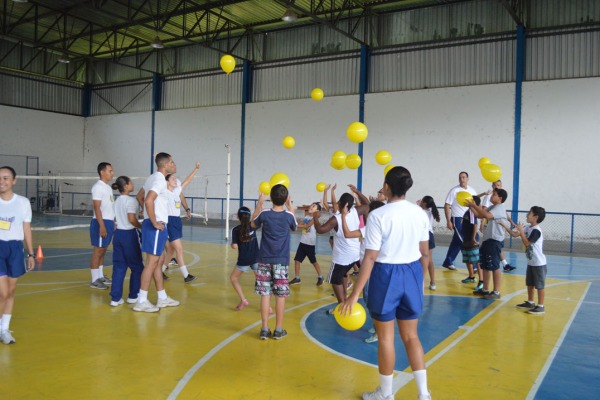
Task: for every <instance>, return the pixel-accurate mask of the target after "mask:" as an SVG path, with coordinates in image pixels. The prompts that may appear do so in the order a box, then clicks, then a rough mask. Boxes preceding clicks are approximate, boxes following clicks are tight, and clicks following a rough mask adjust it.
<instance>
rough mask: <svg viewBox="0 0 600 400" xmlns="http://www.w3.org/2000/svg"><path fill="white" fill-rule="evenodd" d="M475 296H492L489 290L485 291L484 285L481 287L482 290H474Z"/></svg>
mask: <svg viewBox="0 0 600 400" xmlns="http://www.w3.org/2000/svg"><path fill="white" fill-rule="evenodd" d="M473 294H474V295H475V296H487V295H488V294H490V292H488V291H487V290H483V285H481V289H477V290H473Z"/></svg>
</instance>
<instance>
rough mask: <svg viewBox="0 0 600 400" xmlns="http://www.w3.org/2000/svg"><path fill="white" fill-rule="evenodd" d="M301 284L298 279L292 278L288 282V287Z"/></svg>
mask: <svg viewBox="0 0 600 400" xmlns="http://www.w3.org/2000/svg"><path fill="white" fill-rule="evenodd" d="M301 283H302V280H301V279H300V278H294V279H292V280H291V281H290V285H299V284H301Z"/></svg>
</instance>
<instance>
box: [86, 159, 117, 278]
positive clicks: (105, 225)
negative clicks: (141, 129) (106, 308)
mask: <svg viewBox="0 0 600 400" xmlns="http://www.w3.org/2000/svg"><path fill="white" fill-rule="evenodd" d="M97 171H98V177H99V179H98V182H96V183H95V184H94V186H92V204H93V206H94V216H93V217H92V221H91V222H90V241H91V242H92V247H93V252H92V258H91V260H90V272H91V274H92V282H91V283H90V287H91V288H93V289H102V290H106V289H107V288H108V287H107V286H106V285H110V284H111V283H112V281H111V280H110V279H109V278H107V277H106V276H104V272H103V268H104V265H103V264H104V256H105V255H106V250H108V246H110V242H111V241H112V237H113V233H114V231H115V211H114V210H113V203H114V201H115V199H114V197H113V192H112V188H111V187H110V186H109V185H108V182H110V181H111V180H112V178H113V175H114V172H113V167H112V165H110V163H107V162H101V163H100V164H98V168H97Z"/></svg>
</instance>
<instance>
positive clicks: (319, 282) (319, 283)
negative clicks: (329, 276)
mask: <svg viewBox="0 0 600 400" xmlns="http://www.w3.org/2000/svg"><path fill="white" fill-rule="evenodd" d="M322 285H323V278H317V286H322Z"/></svg>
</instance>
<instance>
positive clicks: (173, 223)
mask: <svg viewBox="0 0 600 400" xmlns="http://www.w3.org/2000/svg"><path fill="white" fill-rule="evenodd" d="M167 232H168V233H169V242H174V241H176V240H178V239H181V238H182V237H183V224H182V223H181V217H171V216H169V223H168V224H167Z"/></svg>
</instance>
